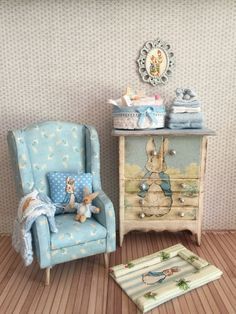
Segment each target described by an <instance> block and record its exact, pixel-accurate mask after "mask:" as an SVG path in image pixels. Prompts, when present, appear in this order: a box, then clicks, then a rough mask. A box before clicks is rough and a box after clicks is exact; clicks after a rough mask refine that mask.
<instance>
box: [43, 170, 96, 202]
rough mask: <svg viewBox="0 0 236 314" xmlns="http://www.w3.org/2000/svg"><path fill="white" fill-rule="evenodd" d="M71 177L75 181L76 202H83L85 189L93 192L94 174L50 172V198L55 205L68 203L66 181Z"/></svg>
mask: <svg viewBox="0 0 236 314" xmlns="http://www.w3.org/2000/svg"><path fill="white" fill-rule="evenodd" d="M68 177H70V178H72V179H74V180H75V191H74V195H75V201H76V202H77V203H81V202H82V200H83V190H84V187H85V186H86V187H88V189H89V191H90V192H92V174H91V173H81V174H78V173H73V172H57V171H54V172H49V173H47V178H48V183H49V190H50V198H51V200H52V202H53V203H60V204H64V203H66V202H67V197H68V195H67V193H66V179H67V178H68Z"/></svg>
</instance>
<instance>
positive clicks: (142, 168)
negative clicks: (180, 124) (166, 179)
mask: <svg viewBox="0 0 236 314" xmlns="http://www.w3.org/2000/svg"><path fill="white" fill-rule="evenodd" d="M200 154H201V138H199V137H198V136H191V137H187V136H186V137H173V136H168V137H163V136H144V137H141V138H140V137H127V138H126V141H125V173H124V174H125V177H126V178H136V179H137V178H143V177H144V176H147V175H149V176H151V174H152V173H154V172H165V173H167V174H168V175H169V176H170V177H171V178H172V179H173V178H199V177H200Z"/></svg>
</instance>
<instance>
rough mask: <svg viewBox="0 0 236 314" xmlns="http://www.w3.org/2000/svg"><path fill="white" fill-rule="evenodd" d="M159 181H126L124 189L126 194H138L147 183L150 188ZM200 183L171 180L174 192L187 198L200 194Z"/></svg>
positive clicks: (195, 180)
mask: <svg viewBox="0 0 236 314" xmlns="http://www.w3.org/2000/svg"><path fill="white" fill-rule="evenodd" d="M157 180H158V179H156V180H155V179H145V178H144V179H135V178H132V179H125V180H123V182H124V189H125V193H136V194H138V193H139V192H140V190H141V187H142V184H143V183H144V184H145V183H146V184H148V186H150V185H152V184H153V183H155V182H157ZM199 185H200V182H199V180H198V179H171V178H170V186H171V190H172V191H173V192H181V193H182V195H185V196H194V195H196V194H198V192H199V188H200V187H199Z"/></svg>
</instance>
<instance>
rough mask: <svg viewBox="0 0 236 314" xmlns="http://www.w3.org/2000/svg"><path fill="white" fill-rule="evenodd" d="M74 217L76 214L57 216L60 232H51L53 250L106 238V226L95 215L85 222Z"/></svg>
mask: <svg viewBox="0 0 236 314" xmlns="http://www.w3.org/2000/svg"><path fill="white" fill-rule="evenodd" d="M74 217H75V215H74V214H65V215H58V216H55V220H56V226H57V228H58V233H51V249H52V250H57V249H62V248H65V247H69V246H73V245H78V244H82V243H86V242H90V241H95V240H99V239H104V238H106V234H107V230H106V228H104V227H103V226H102V225H101V224H99V223H98V222H97V221H96V220H95V219H94V218H93V217H91V218H89V219H87V220H86V221H85V222H84V223H80V222H78V221H75V220H74Z"/></svg>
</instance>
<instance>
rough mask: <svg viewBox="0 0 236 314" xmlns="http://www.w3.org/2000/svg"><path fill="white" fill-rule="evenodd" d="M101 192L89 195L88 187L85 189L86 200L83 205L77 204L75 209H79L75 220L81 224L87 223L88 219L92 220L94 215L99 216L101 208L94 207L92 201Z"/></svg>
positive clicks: (84, 199)
mask: <svg viewBox="0 0 236 314" xmlns="http://www.w3.org/2000/svg"><path fill="white" fill-rule="evenodd" d="M98 194H99V192H95V193H91V194H90V193H89V190H88V188H87V187H85V188H84V198H83V202H82V203H75V208H76V209H77V214H76V216H75V220H77V221H80V222H85V221H86V219H87V218H90V217H91V216H92V213H93V214H98V213H99V212H100V208H98V207H95V206H93V205H92V204H91V203H92V200H93V199H95V198H96V197H97V196H98Z"/></svg>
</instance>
